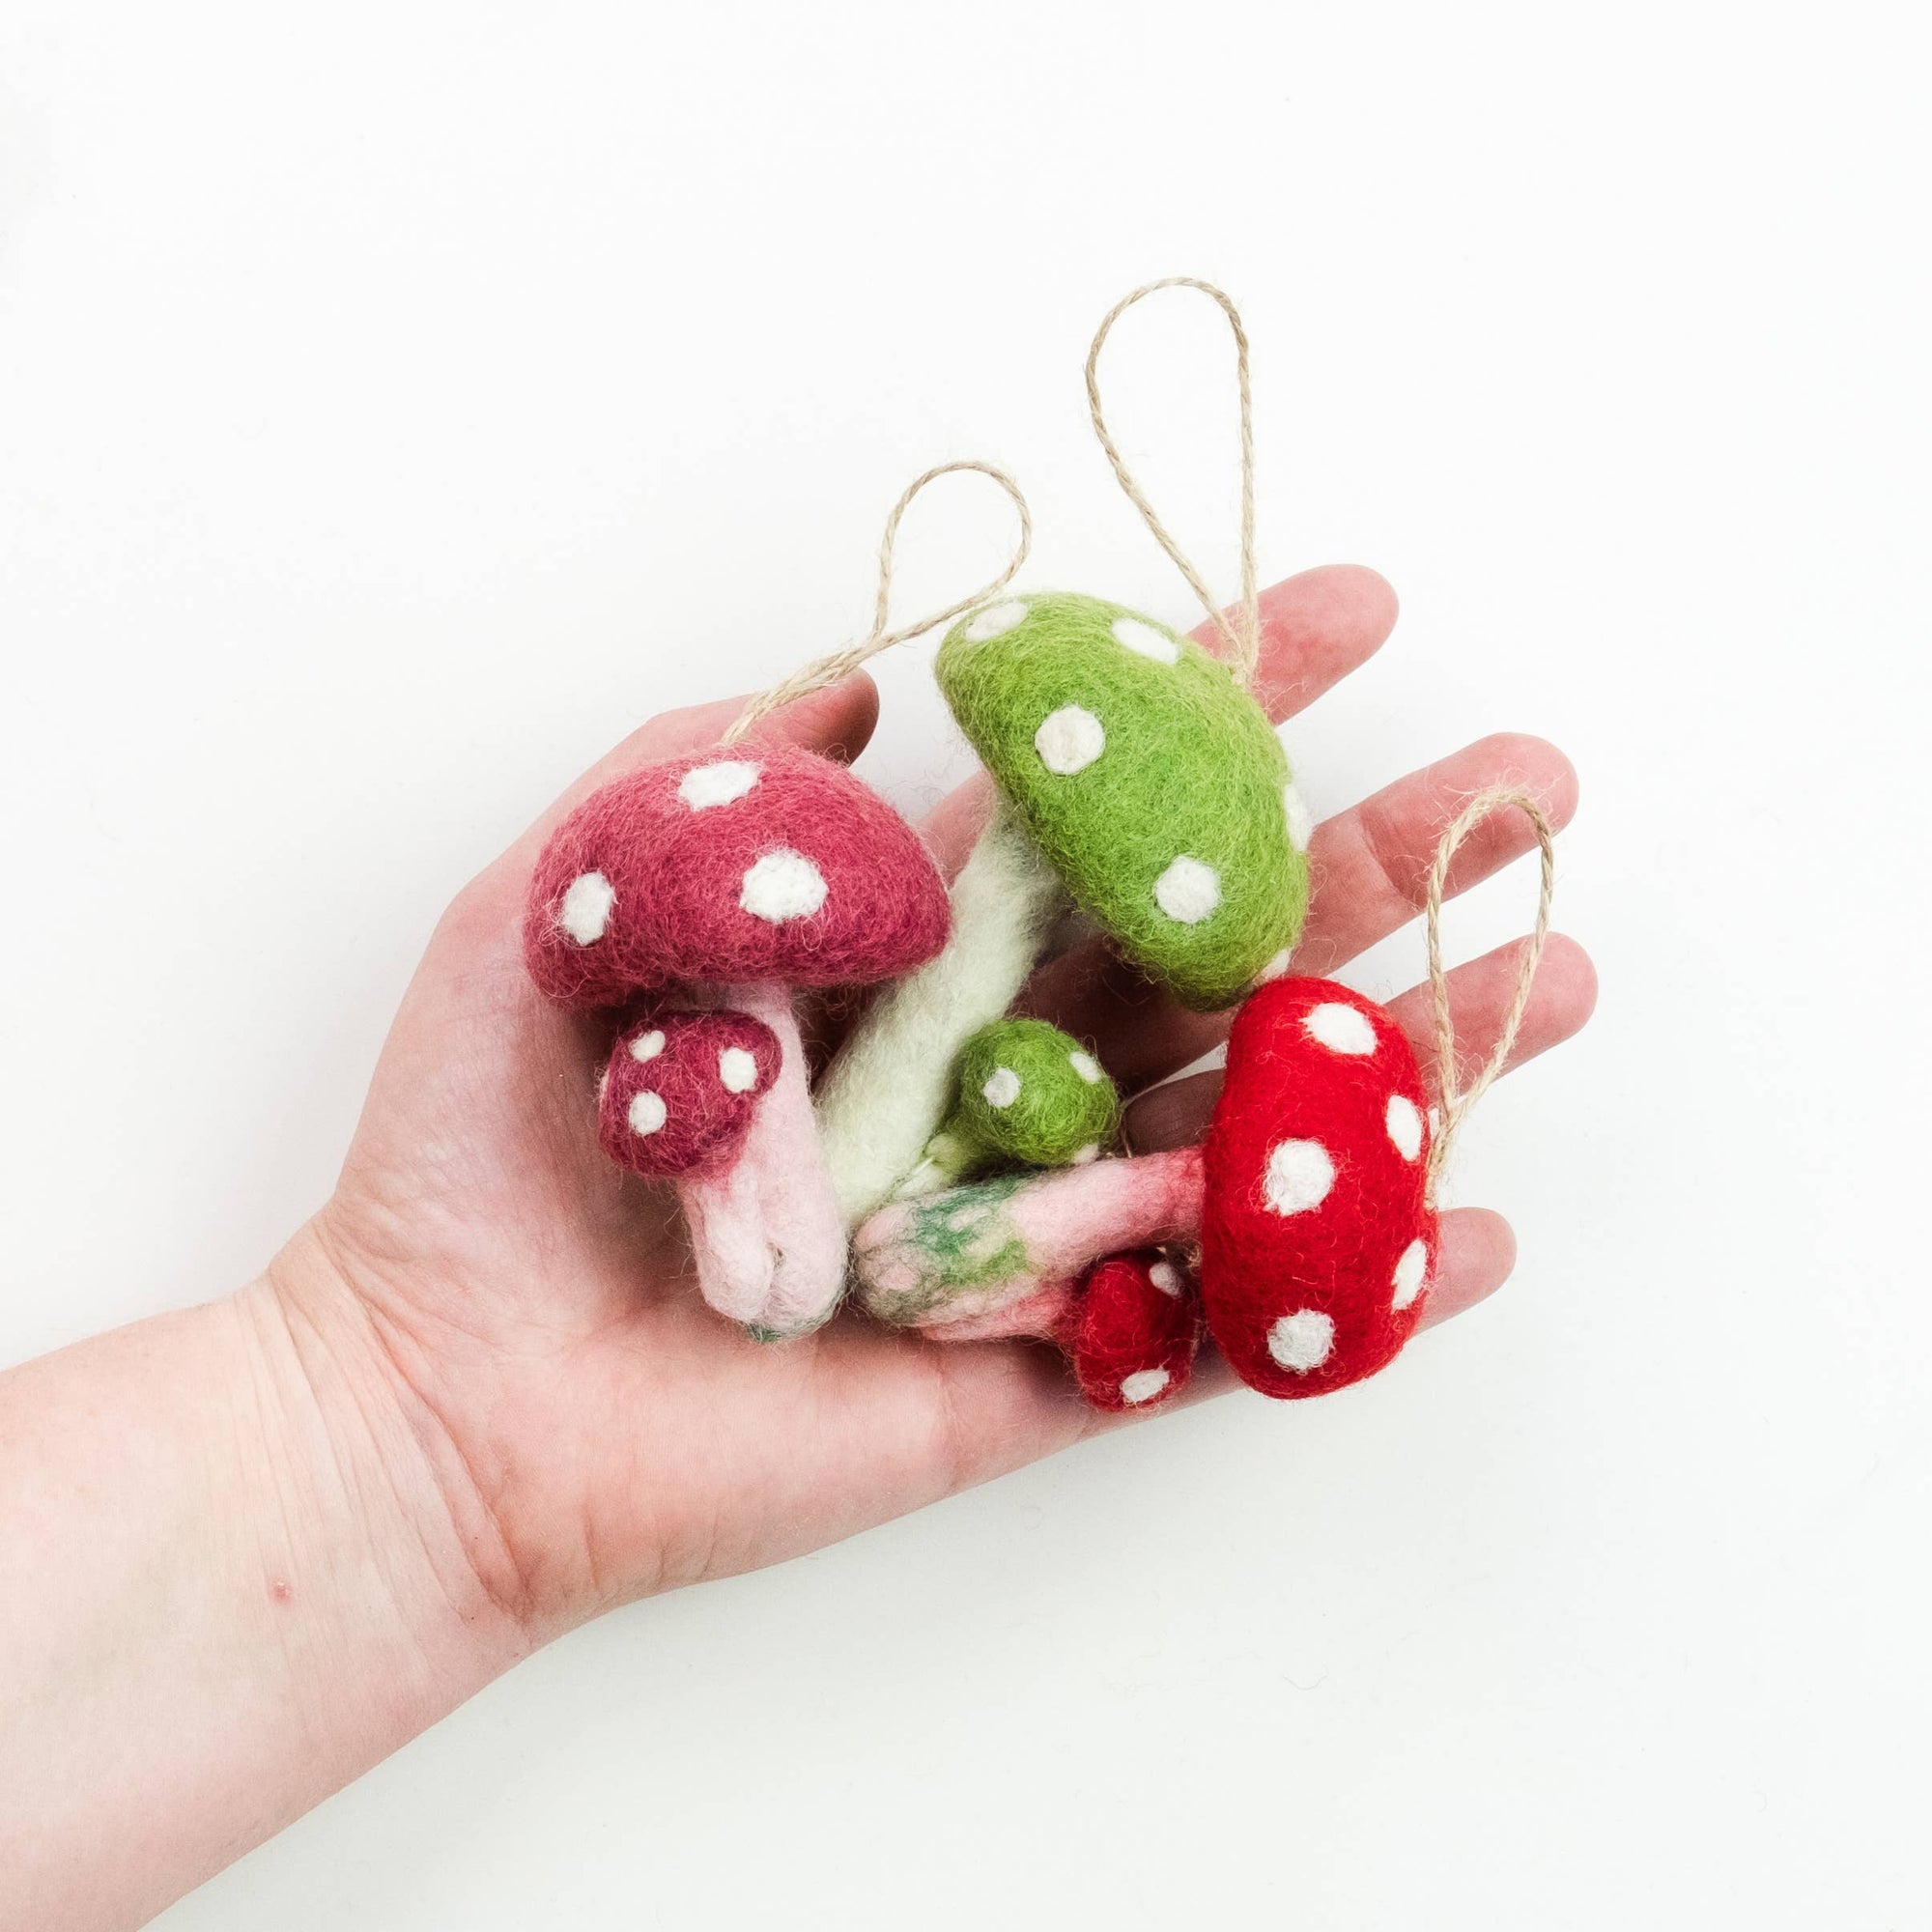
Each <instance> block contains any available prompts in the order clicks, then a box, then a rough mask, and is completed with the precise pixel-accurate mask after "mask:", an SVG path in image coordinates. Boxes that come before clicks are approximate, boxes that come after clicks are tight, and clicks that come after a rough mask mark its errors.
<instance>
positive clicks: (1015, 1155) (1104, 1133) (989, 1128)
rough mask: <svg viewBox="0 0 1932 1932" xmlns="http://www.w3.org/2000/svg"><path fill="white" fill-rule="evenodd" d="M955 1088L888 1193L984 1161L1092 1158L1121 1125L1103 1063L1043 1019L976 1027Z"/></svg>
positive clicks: (932, 1187) (912, 1190) (926, 1189)
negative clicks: (948, 1108) (918, 1153)
mask: <svg viewBox="0 0 1932 1932" xmlns="http://www.w3.org/2000/svg"><path fill="white" fill-rule="evenodd" d="M957 1087H958V1091H957V1097H956V1098H955V1099H954V1101H953V1104H952V1113H951V1114H950V1115H949V1116H948V1117H947V1120H946V1123H945V1124H944V1125H943V1126H942V1127H941V1128H940V1129H939V1131H938V1132H937V1133H936V1134H934V1135H933V1137H932V1138H931V1139H930V1140H929V1141H927V1142H926V1144H925V1152H924V1154H923V1156H922V1158H921V1160H920V1163H919V1165H918V1166H917V1167H915V1168H914V1169H913V1170H912V1172H911V1173H910V1174H908V1175H907V1176H906V1177H905V1179H903V1180H901V1181H900V1182H899V1184H898V1186H897V1187H896V1188H895V1190H894V1194H895V1198H896V1199H900V1200H905V1199H908V1198H911V1197H913V1196H916V1195H921V1194H933V1193H937V1192H938V1190H939V1189H940V1188H942V1187H951V1186H952V1184H953V1183H954V1182H955V1181H957V1180H962V1179H965V1178H966V1177H967V1176H968V1175H971V1174H977V1173H979V1172H980V1170H981V1169H983V1168H988V1167H995V1166H1000V1165H1006V1166H1023V1167H1069V1166H1077V1165H1078V1164H1080V1163H1081V1162H1083V1161H1089V1160H1096V1159H1098V1158H1099V1156H1100V1155H1101V1154H1102V1153H1104V1152H1105V1151H1107V1149H1108V1148H1109V1147H1110V1146H1111V1145H1112V1144H1113V1139H1114V1136H1115V1134H1116V1133H1117V1132H1118V1131H1119V1129H1120V1124H1121V1096H1120V1094H1118V1093H1117V1092H1116V1091H1115V1088H1114V1083H1113V1082H1112V1081H1111V1080H1110V1079H1108V1077H1107V1073H1106V1069H1105V1068H1104V1067H1103V1066H1102V1065H1100V1063H1099V1062H1098V1061H1097V1060H1095V1059H1094V1056H1093V1055H1092V1054H1091V1053H1089V1052H1088V1051H1087V1049H1086V1048H1085V1047H1084V1046H1082V1045H1081V1044H1080V1042H1079V1041H1078V1040H1077V1039H1075V1038H1074V1037H1072V1036H1071V1035H1070V1034H1065V1033H1062V1032H1061V1030H1060V1029H1059V1028H1058V1027H1057V1026H1049V1025H1048V1024H1047V1023H1046V1021H1045V1020H1029V1019H1011V1020H996V1021H995V1022H994V1023H993V1024H992V1025H991V1026H988V1027H981V1028H980V1031H979V1032H978V1033H976V1034H975V1035H974V1036H973V1037H972V1038H971V1039H969V1040H968V1041H967V1042H966V1045H965V1049H964V1050H963V1051H962V1052H961V1054H960V1056H959V1072H958V1083H957Z"/></svg>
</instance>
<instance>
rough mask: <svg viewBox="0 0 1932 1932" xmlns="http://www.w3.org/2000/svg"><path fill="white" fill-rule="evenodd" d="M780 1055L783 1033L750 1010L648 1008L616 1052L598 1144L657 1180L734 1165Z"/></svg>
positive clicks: (603, 1093) (604, 1091)
mask: <svg viewBox="0 0 1932 1932" xmlns="http://www.w3.org/2000/svg"><path fill="white" fill-rule="evenodd" d="M781 1058H782V1056H781V1051H780V1047H779V1039H778V1036H777V1035H776V1034H775V1033H773V1031H772V1030H771V1028H770V1027H768V1026H766V1025H765V1023H764V1022H763V1021H762V1020H757V1019H753V1017H752V1015H751V1014H750V1013H740V1012H733V1011H732V1010H731V1009H729V1008H724V1009H718V1010H715V1011H706V1012H677V1011H658V1012H652V1013H647V1014H645V1015H644V1016H643V1017H642V1018H641V1019H637V1020H633V1021H632V1022H631V1024H630V1025H629V1026H627V1027H626V1028H625V1029H624V1031H623V1032H622V1033H621V1034H619V1035H618V1036H617V1044H616V1045H615V1046H613V1047H612V1048H611V1064H610V1065H608V1066H607V1067H606V1068H605V1069H604V1079H603V1081H602V1083H601V1085H600V1086H599V1087H598V1089H597V1138H598V1141H599V1142H600V1143H601V1145H602V1146H603V1149H604V1151H605V1152H606V1153H608V1154H609V1155H610V1156H611V1159H612V1160H614V1161H615V1162H616V1163H617V1164H618V1166H620V1167H628V1168H629V1169H630V1170H631V1172H632V1173H633V1174H641V1175H645V1176H647V1177H648V1178H649V1179H653V1180H669V1179H675V1178H676V1177H678V1176H680V1175H686V1174H702V1173H716V1172H718V1171H720V1170H722V1169H724V1168H727V1167H729V1166H730V1165H731V1163H732V1162H733V1161H734V1160H736V1159H737V1157H738V1151H739V1149H740V1148H742V1147H743V1146H744V1144H745V1136H746V1135H747V1134H748V1133H750V1132H751V1129H752V1115H753V1111H754V1109H755V1108H756V1106H757V1103H758V1096H759V1095H760V1094H763V1093H765V1092H766V1090H767V1089H768V1088H769V1087H770V1086H771V1084H772V1082H773V1081H774V1080H776V1079H777V1078H778V1077H779V1063H780V1061H781Z"/></svg>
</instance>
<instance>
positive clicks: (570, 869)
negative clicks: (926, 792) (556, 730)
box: [524, 462, 1031, 1340]
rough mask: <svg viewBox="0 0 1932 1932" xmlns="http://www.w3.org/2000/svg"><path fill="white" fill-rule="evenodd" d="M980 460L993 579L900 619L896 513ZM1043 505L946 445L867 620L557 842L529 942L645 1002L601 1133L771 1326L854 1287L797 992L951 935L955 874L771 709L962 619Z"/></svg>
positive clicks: (557, 974) (883, 559)
mask: <svg viewBox="0 0 1932 1932" xmlns="http://www.w3.org/2000/svg"><path fill="white" fill-rule="evenodd" d="M968 469H971V470H977V471H980V472H981V473H983V474H985V475H987V476H989V477H991V478H992V479H993V480H994V481H995V482H996V483H998V484H999V486H1000V487H1001V489H1003V490H1004V491H1005V492H1006V493H1007V495H1008V496H1009V497H1010V498H1011V499H1012V501H1013V503H1014V505H1015V507H1016V508H1017V509H1018V511H1019V514H1020V541H1019V545H1018V548H1017V551H1016V553H1015V554H1014V556H1013V558H1012V561H1011V562H1010V563H1009V565H1008V567H1007V570H1006V571H1005V572H1004V573H1003V574H1002V575H1001V576H1000V577H999V578H997V579H996V580H995V581H994V582H993V583H992V584H990V585H988V586H986V587H985V588H984V589H981V590H980V591H976V592H975V593H974V595H973V597H971V598H966V599H962V600H960V601H959V602H958V603H955V604H953V605H952V606H950V607H949V608H948V609H947V610H944V611H938V612H936V613H934V614H933V615H932V616H931V617H928V618H926V619H924V620H923V621H922V622H920V623H917V624H913V625H910V626H908V627H906V628H904V629H901V630H899V631H896V632H888V631H887V629H886V615H887V603H888V597H889V593H890V589H891V583H892V564H893V550H894V545H895V539H896V536H897V532H898V526H899V522H900V519H901V518H902V517H903V515H904V513H905V510H906V507H907V506H908V505H909V504H910V503H911V501H912V500H913V498H914V497H916V496H917V495H918V494H919V493H920V491H922V490H923V489H924V488H925V486H926V485H927V484H929V483H930V482H932V481H933V480H934V478H936V477H939V476H943V475H948V474H951V473H952V472H954V471H958V470H968ZM1030 535H1031V525H1030V522H1029V520H1028V517H1027V511H1026V504H1025V500H1024V498H1022V497H1021V496H1020V494H1019V491H1018V489H1017V487H1016V486H1015V485H1014V484H1013V482H1012V480H1011V479H1010V478H1009V477H1008V476H1007V475H1005V473H1004V472H1003V471H1000V470H998V469H993V468H991V467H990V466H989V465H986V464H981V463H965V462H962V463H950V464H945V465H942V466H941V467H940V468H938V469H929V470H927V471H926V472H925V473H924V474H923V475H922V476H920V477H918V478H916V479H915V480H914V482H913V483H912V484H911V485H910V486H908V488H907V489H906V490H905V492H904V493H903V494H902V495H901V496H900V497H899V499H898V501H897V503H895V505H894V507H893V510H892V514H891V515H890V517H889V518H888V519H887V522H886V528H885V535H884V538H883V540H882V542H881V545H880V551H879V587H878V597H877V603H876V607H875V617H874V624H873V629H872V632H871V634H870V635H869V636H868V637H867V639H865V641H863V642H862V643H859V644H856V645H853V646H850V647H848V648H847V649H845V650H843V651H838V652H834V653H833V654H831V655H830V656H829V657H826V658H823V659H820V660H819V661H818V662H816V663H815V664H812V665H810V666H808V667H807V668H805V669H804V670H802V671H800V672H799V673H797V674H796V675H795V676H793V677H791V678H788V679H786V680H785V681H784V682H783V683H781V684H780V685H777V686H775V687H773V689H771V690H770V691H767V692H765V693H764V694H762V695H761V696H759V697H757V698H755V699H753V702H752V703H751V704H750V705H748V706H747V707H746V709H745V711H744V712H743V713H742V714H741V715H740V716H739V718H738V719H737V720H736V721H735V722H734V724H733V725H732V727H731V729H730V730H729V731H727V732H726V734H725V740H724V742H723V744H721V745H720V746H719V747H718V748H717V749H716V750H714V751H709V752H701V753H693V754H690V755H687V756H684V757H681V758H674V759H669V760H667V761H665V762H664V763H661V764H656V765H651V766H648V767H646V768H644V769H643V770H640V771H637V772H633V773H631V774H629V775H628V776H626V777H624V778H621V779H617V780H615V781H612V782H611V783H610V784H608V785H606V786H604V788H603V789H602V790H600V791H598V792H595V793H593V794H592V795H591V797H589V798H588V799H586V800H585V801H584V802H583V804H582V805H581V806H579V807H578V808H577V810H575V811H573V812H572V813H571V814H570V816H569V817H568V818H566V819H565V820H564V822H563V823H562V824H561V825H560V826H559V827H558V828H557V829H556V831H555V832H554V834H553V835H552V836H551V838H550V840H549V842H548V843H547V844H546V845H545V847H544V850H543V852H542V855H541V856H540V857H539V859H538V861H537V866H536V871H535V874H534V876H533V877H532V879H531V882H530V890H529V898H528V904H527V908H526V914H525V920H524V954H525V959H526V964H527V966H528V969H529V974H530V977H531V979H532V980H534V981H535V982H536V984H537V986H538V988H539V989H540V990H541V991H542V992H543V993H544V995H545V996H546V997H547V998H549V999H551V1000H553V1001H554V1002H555V1003H556V1004H557V1005H558V1006H562V1007H568V1008H575V1009H606V1008H622V1009H628V1015H629V1016H628V1018H627V1020H626V1022H625V1024H624V1026H623V1029H622V1031H621V1032H620V1034H619V1035H618V1037H617V1041H616V1044H615V1046H614V1047H613V1048H612V1050H611V1058H610V1063H609V1065H608V1066H607V1067H606V1069H605V1073H604V1077H603V1079H602V1081H601V1083H600V1086H599V1090H598V1138H599V1141H600V1143H601V1144H602V1146H603V1147H604V1149H605V1151H607V1152H608V1153H609V1154H610V1155H611V1158H612V1159H614V1160H616V1161H617V1162H618V1163H619V1164H620V1165H622V1166H625V1167H628V1168H630V1169H631V1170H632V1171H633V1172H635V1173H638V1174H639V1175H643V1176H646V1177H648V1178H651V1179H668V1180H670V1181H671V1182H672V1183H673V1184H674V1185H675V1187H676V1189H677V1192H678V1195H679V1199H680V1201H681V1203H682V1205H683V1208H684V1210H685V1215H686V1218H687V1220H688V1222H689V1223H690V1228H691V1235H692V1248H693V1254H694V1258H695V1261H696V1269H697V1277H698V1283H699V1286H700V1288H701V1290H702V1292H703V1294H704V1297H705V1299H706V1300H707V1301H709V1302H710V1303H711V1305H712V1306H713V1307H714V1308H716V1309H718V1310H719V1311H720V1312H721V1313H722V1314H725V1315H727V1316H729V1317H730V1318H731V1319H733V1320H734V1321H740V1322H742V1323H744V1324H745V1326H746V1327H747V1328H748V1329H749V1330H751V1332H752V1333H753V1335H755V1336H757V1337H758V1338H759V1339H761V1340H773V1339H778V1338H780V1337H782V1336H786V1335H792V1334H797V1333H801V1332H803V1331H805V1330H808V1329H810V1328H812V1327H815V1326H816V1325H817V1324H818V1323H820V1322H821V1321H824V1320H825V1318H826V1317H827V1316H828V1315H829V1314H830V1313H831V1312H832V1310H833V1308H834V1307H835V1306H836V1304H837V1302H838V1298H839V1295H840V1293H841V1292H842V1289H843V1284H844V1276H845V1260H846V1233H845V1225H844V1222H843V1220H842V1218H841V1217H840V1215H839V1212H838V1205H837V1202H836V1199H835V1197H834V1195H833V1192H832V1185H831V1179H830V1176H829V1174H828V1172H827V1169H826V1166H825V1160H824V1155H823V1153H822V1151H821V1150H820V1146H819V1141H818V1135H817V1130H816V1126H815V1124H814V1122H813V1118H812V1112H811V1101H810V1088H809V1080H808V1069H807V1066H806V1059H805V1052H804V1048H803V1045H802V1042H801V1038H800V1034H799V1027H798V1022H797V1019H796V1017H795V1014H794V1012H793V1007H792V989H794V988H813V989H815V988H825V987H835V986H846V987H851V986H868V985H872V984H874V983H876V982H877V981H879V980H886V979H890V978H891V977H893V976H894V975H895V974H899V973H903V972H906V971H907V970H909V969H911V968H913V967H916V966H918V965H920V964H921V963H922V962H923V961H925V960H928V959H930V958H931V957H932V956H933V955H934V954H935V953H937V952H939V951H940V949H941V948H942V947H943V946H944V944H945V942H946V937H947V932H948V927H949V923H950V912H949V907H948V901H947V895H946V887H945V883H944V881H943V880H942V879H941V878H940V876H939V873H938V871H937V869H936V868H935V867H934V865H933V863H932V859H931V857H930V855H929V854H928V853H927V852H926V850H925V847H924V846H923V844H922V843H921V841H920V839H919V837H918V835H917V834H916V833H915V832H914V831H913V830H912V828H911V827H910V826H909V825H907V824H906V822H905V821H904V820H903V819H902V818H900V817H899V815H898V814H897V813H896V812H895V811H894V810H892V808H891V807H890V806H888V805H887V804H886V803H885V801H884V800H882V799H881V798H879V797H878V796H877V795H876V794H875V793H874V792H873V791H872V790H871V789H870V788H869V787H868V786H867V785H866V784H864V783H863V782H862V781H860V780H859V779H857V778H855V777H854V776H853V774H852V773H851V772H849V771H848V770H847V769H846V768H845V767H844V766H843V765H841V764H838V762H836V761H835V760H833V759H830V758H823V757H818V756H815V755H813V754H812V753H808V752H804V751H801V750H799V749H798V748H797V747H795V746H790V745H786V744H783V743H778V742H759V741H754V740H752V739H751V738H750V737H749V735H748V734H749V733H750V732H751V731H752V729H753V726H754V725H756V724H757V723H758V722H759V721H760V720H761V719H762V718H764V717H765V716H766V715H767V714H768V713H770V712H772V711H774V710H776V709H778V708H779V707H780V706H781V705H783V704H785V703H788V702H789V701H790V700H792V699H793V698H795V697H799V696H804V695H805V694H807V693H809V692H811V691H815V690H819V689H822V688H825V687H827V686H830V685H832V684H836V683H837V682H838V680H839V679H840V678H842V677H843V676H845V675H846V674H847V673H848V672H850V671H851V670H853V669H855V668H857V667H858V666H859V665H860V664H862V663H863V662H864V661H865V660H866V659H867V658H868V657H870V656H871V655H872V654H873V653H874V652H876V651H879V650H882V649H884V648H886V647H887V646H888V645H890V644H893V643H895V642H897V641H899V640H900V639H904V638H909V637H915V636H917V635H919V633H920V632H921V631H923V630H926V629H929V628H931V627H932V626H934V625H937V624H942V623H945V622H948V621H950V620H951V619H952V617H954V616H956V615H957V614H958V613H959V612H960V611H963V610H965V609H966V608H968V606H969V605H971V604H973V603H975V602H978V601H979V600H980V599H982V598H983V597H985V596H986V595H987V594H989V592H992V591H997V590H998V589H999V588H1000V587H1001V586H1002V585H1004V584H1005V583H1006V582H1008V581H1009V579H1010V577H1011V576H1012V574H1013V572H1014V571H1016V570H1017V569H1018V568H1019V567H1020V565H1021V563H1022V562H1023V561H1024V560H1025V557H1026V553H1027V548H1028V544H1029V541H1030Z"/></svg>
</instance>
